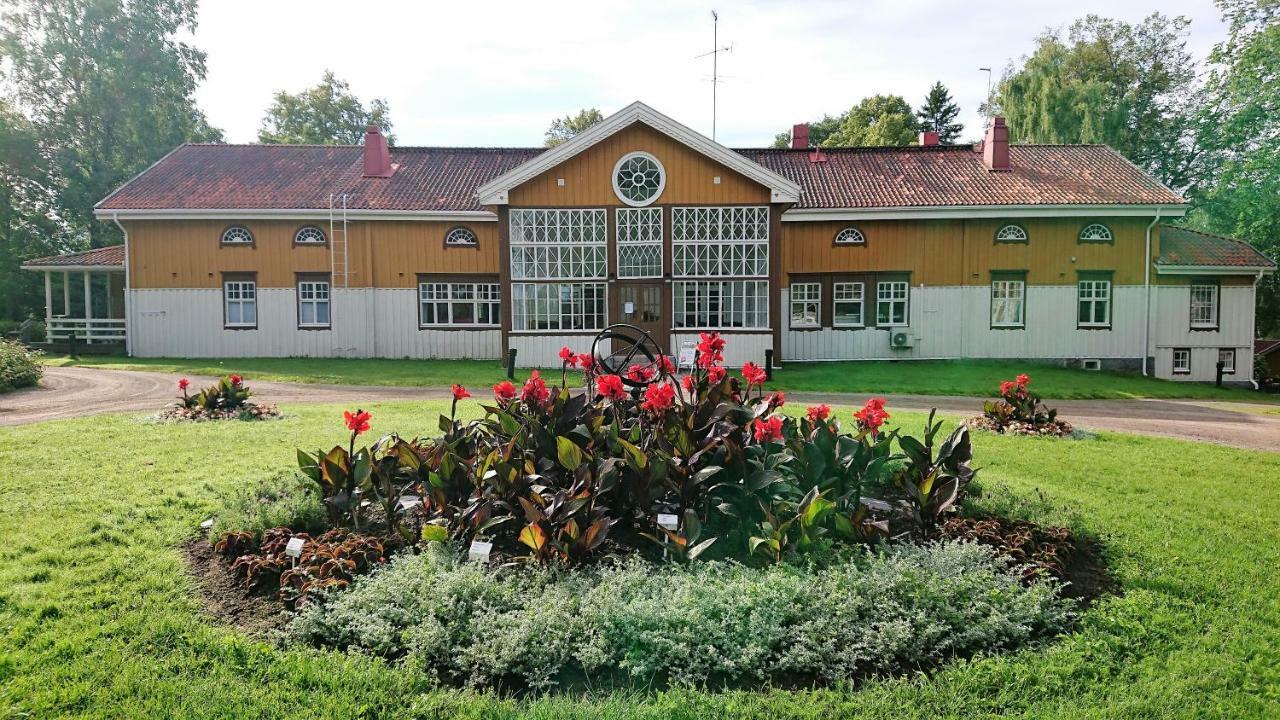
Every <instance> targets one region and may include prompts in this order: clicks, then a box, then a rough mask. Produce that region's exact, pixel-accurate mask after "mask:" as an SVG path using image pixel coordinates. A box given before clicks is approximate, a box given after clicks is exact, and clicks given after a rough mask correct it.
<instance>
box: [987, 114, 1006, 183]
mask: <svg viewBox="0 0 1280 720" xmlns="http://www.w3.org/2000/svg"><path fill="white" fill-rule="evenodd" d="M982 164H983V165H986V166H987V169H988V170H990V171H991V172H1009V126H1008V125H1005V124H1004V118H1002V117H1000V116H999V115H997V116H995V117H993V118H991V124H990V125H988V126H987V136H986V138H984V139H983V140H982Z"/></svg>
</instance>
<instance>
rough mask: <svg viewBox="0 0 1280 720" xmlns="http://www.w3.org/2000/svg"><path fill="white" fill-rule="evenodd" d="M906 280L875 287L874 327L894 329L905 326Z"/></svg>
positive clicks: (893, 281) (890, 281)
mask: <svg viewBox="0 0 1280 720" xmlns="http://www.w3.org/2000/svg"><path fill="white" fill-rule="evenodd" d="M909 292H910V286H909V285H908V284H907V281H906V280H889V281H886V282H881V283H878V284H877V285H876V325H879V326H881V327H894V326H898V325H906V324H907V295H908V293H909Z"/></svg>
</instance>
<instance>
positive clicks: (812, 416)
mask: <svg viewBox="0 0 1280 720" xmlns="http://www.w3.org/2000/svg"><path fill="white" fill-rule="evenodd" d="M805 412H806V413H808V415H809V420H810V421H812V422H818V421H819V420H826V419H827V418H829V417H831V408H830V407H828V406H827V405H826V404H823V405H810V406H809V409H808V410H806V411H805Z"/></svg>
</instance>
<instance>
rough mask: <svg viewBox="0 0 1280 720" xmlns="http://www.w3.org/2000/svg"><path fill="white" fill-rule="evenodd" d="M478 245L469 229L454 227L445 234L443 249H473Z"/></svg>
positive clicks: (478, 242)
mask: <svg viewBox="0 0 1280 720" xmlns="http://www.w3.org/2000/svg"><path fill="white" fill-rule="evenodd" d="M479 244H480V240H479V239H477V238H476V234H475V233H473V232H471V229H470V228H465V227H456V228H454V229H452V230H450V231H449V232H447V233H445V236H444V246H445V247H475V246H476V245H479Z"/></svg>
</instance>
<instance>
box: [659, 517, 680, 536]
mask: <svg viewBox="0 0 1280 720" xmlns="http://www.w3.org/2000/svg"><path fill="white" fill-rule="evenodd" d="M658 527H660V528H665V529H667V530H670V531H671V532H675V531H676V528H678V527H680V518H678V517H676V516H675V515H668V514H667V513H658Z"/></svg>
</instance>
